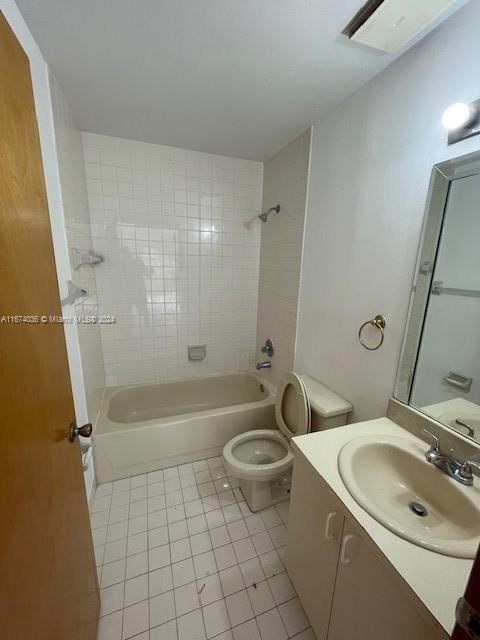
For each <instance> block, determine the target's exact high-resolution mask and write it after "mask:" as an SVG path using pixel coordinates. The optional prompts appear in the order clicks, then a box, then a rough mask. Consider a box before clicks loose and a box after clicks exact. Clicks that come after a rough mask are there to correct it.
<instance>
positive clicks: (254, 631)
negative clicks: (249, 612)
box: [232, 620, 261, 640]
mask: <svg viewBox="0 0 480 640" xmlns="http://www.w3.org/2000/svg"><path fill="white" fill-rule="evenodd" d="M232 631H233V639H234V640H261V638H260V632H259V630H258V627H257V623H256V621H255V620H249V621H248V622H244V623H243V624H241V625H239V626H238V627H235V628H234V629H232Z"/></svg>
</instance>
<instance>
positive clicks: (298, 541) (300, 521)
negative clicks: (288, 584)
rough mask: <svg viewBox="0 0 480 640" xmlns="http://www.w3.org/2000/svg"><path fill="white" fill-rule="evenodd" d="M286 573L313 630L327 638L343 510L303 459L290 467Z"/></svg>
mask: <svg viewBox="0 0 480 640" xmlns="http://www.w3.org/2000/svg"><path fill="white" fill-rule="evenodd" d="M293 469H294V470H293V482H292V495H291V498H290V512H289V518H288V528H289V532H288V548H287V561H288V572H289V575H290V578H291V579H292V582H293V583H294V585H295V588H296V590H297V594H298V597H299V598H300V601H301V602H302V604H303V607H304V609H305V611H306V613H307V615H308V617H309V619H310V623H311V625H312V627H313V629H314V630H315V633H316V636H317V640H326V638H327V631H328V621H329V618H330V610H331V608H332V600H333V590H334V586H335V576H336V573H337V566H338V558H339V553H340V544H341V541H342V529H343V522H344V516H343V509H342V504H341V502H340V501H339V500H338V499H337V498H336V496H335V495H334V494H333V493H332V491H330V489H329V488H328V487H327V485H326V484H325V482H324V481H323V480H322V478H321V477H320V476H319V475H318V473H317V472H316V471H315V469H314V468H313V467H312V466H311V465H310V463H308V462H307V461H306V460H305V462H304V463H301V464H297V461H296V460H295V464H294V467H293Z"/></svg>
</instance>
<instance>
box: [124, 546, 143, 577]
mask: <svg viewBox="0 0 480 640" xmlns="http://www.w3.org/2000/svg"><path fill="white" fill-rule="evenodd" d="M147 571H148V555H147V552H146V551H144V552H143V553H137V555H135V556H128V558H127V571H126V574H125V575H126V577H127V578H134V577H135V576H139V575H140V574H142V573H146V572H147Z"/></svg>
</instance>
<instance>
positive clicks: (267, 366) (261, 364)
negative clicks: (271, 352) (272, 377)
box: [255, 360, 272, 370]
mask: <svg viewBox="0 0 480 640" xmlns="http://www.w3.org/2000/svg"><path fill="white" fill-rule="evenodd" d="M271 367H272V363H271V362H269V361H268V360H266V361H265V362H257V364H256V365H255V368H256V369H257V370H259V369H270V368H271Z"/></svg>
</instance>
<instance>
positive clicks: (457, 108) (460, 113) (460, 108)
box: [442, 102, 475, 131]
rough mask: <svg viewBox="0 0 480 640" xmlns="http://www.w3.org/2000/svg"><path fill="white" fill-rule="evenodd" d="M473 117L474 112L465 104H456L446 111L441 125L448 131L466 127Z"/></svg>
mask: <svg viewBox="0 0 480 640" xmlns="http://www.w3.org/2000/svg"><path fill="white" fill-rule="evenodd" d="M474 117H475V112H474V110H473V109H472V108H471V107H470V106H469V105H468V104H465V102H456V103H455V104H452V105H451V106H450V107H448V109H446V110H445V111H444V113H443V116H442V124H443V126H444V127H445V128H446V129H448V130H449V131H452V130H455V129H460V128H461V127H466V126H467V125H468V124H470V123H471V122H472V120H473V119H474Z"/></svg>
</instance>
